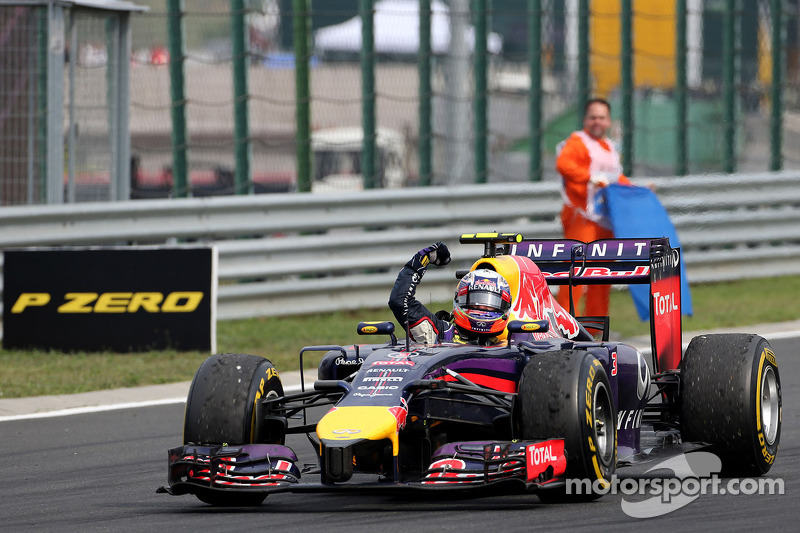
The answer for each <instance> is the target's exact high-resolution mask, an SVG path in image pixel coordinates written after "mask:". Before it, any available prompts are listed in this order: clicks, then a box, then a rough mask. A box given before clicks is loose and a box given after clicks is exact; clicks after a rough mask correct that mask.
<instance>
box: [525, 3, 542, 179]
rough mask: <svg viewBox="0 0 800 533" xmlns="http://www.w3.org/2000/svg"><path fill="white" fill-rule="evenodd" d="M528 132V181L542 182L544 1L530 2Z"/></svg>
mask: <svg viewBox="0 0 800 533" xmlns="http://www.w3.org/2000/svg"><path fill="white" fill-rule="evenodd" d="M528 68H529V70H530V72H531V86H530V90H529V91H528V130H529V132H530V133H529V134H530V139H531V142H530V159H529V161H528V179H529V180H530V181H541V180H542V0H528Z"/></svg>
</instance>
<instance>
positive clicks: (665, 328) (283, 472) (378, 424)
mask: <svg viewBox="0 0 800 533" xmlns="http://www.w3.org/2000/svg"><path fill="white" fill-rule="evenodd" d="M461 243H478V244H482V245H483V248H484V253H483V255H482V257H480V258H479V259H478V260H476V261H475V262H474V264H473V265H472V267H471V268H470V270H475V269H478V268H489V269H492V270H495V271H497V272H498V273H500V274H502V276H503V277H504V278H505V279H506V280H507V281H508V283H509V285H510V288H511V294H512V296H513V300H512V301H513V307H512V309H511V317H512V321H510V322H509V324H508V327H507V331H506V332H505V336H506V339H505V340H504V341H503V342H502V344H500V345H494V346H476V345H470V344H455V343H446V344H434V345H429V344H416V343H413V342H411V341H410V340H409V338H408V337H409V336H408V335H407V336H406V339H405V340H398V339H397V338H396V337H395V335H394V331H395V326H394V324H393V323H392V322H363V323H361V324H359V325H358V331H359V333H361V334H364V335H383V336H385V337H388V338H389V340H388V341H387V342H384V343H379V344H362V345H355V346H311V347H306V348H303V350H302V351H301V353H300V364H301V368H302V359H303V355H304V354H305V353H309V352H314V351H317V352H319V351H323V352H325V355H324V356H323V357H322V360H321V363H320V365H319V370H318V372H319V380H318V381H316V382H315V383H314V384H313V389H312V390H305V386H304V387H303V391H302V392H298V393H293V394H284V392H283V388H282V386H281V381H280V378H279V376H278V372H277V371H276V370H275V368H274V367H273V366H272V364H271V363H270V362H269V361H268V360H267V359H264V358H262V357H257V356H253V355H242V354H222V355H214V356H211V357H209V358H208V359H207V360H206V361H205V362H204V363H203V364H202V365H201V366H200V368H199V370H198V371H197V373H196V375H195V377H194V380H193V382H192V385H191V388H190V390H189V395H188V398H187V401H186V414H185V423H184V444H183V445H182V446H178V447H176V448H173V449H171V450H169V466H168V469H169V472H168V479H169V486H168V487H162V488H161V489H159V491H160V492H168V493H170V494H174V495H179V494H187V493H188V494H195V495H196V496H197V497H198V498H199V499H200V500H202V501H204V502H207V503H209V504H213V505H258V504H260V503H261V502H262V501H263V500H264V498H266V496H267V495H268V494H271V493H276V492H287V491H288V492H301V491H316V492H319V491H333V490H343V489H347V490H362V491H370V492H371V491H392V490H394V491H412V490H418V491H448V490H449V491H453V490H461V491H475V492H476V493H479V492H481V490H480V489H490V490H489V491H488V492H490V493H492V494H497V493H498V491H500V490H502V491H504V492H514V491H519V492H525V491H527V492H536V494H537V495H538V496H539V497H540V498H541V499H542V500H545V501H547V500H548V499H549V500H552V501H555V500H563V499H572V500H574V499H594V498H596V497H599V496H600V495H602V491H597V490H596V488H597V487H598V486H600V487H602V486H605V484H606V483H608V482H609V481H610V480H611V476H612V475H613V474H614V473H615V471H616V469H618V468H623V467H625V466H630V465H634V464H637V463H640V462H642V461H647V460H649V458H651V457H653V456H654V454H655V453H656V451H660V453H662V454H663V453H666V454H669V453H673V454H676V455H677V454H678V453H681V451H683V450H685V448H683V447H684V446H685V445H687V444H694V445H696V446H701V445H702V446H708V447H709V449H710V450H712V451H714V452H715V453H716V454H717V455H718V456H719V457H720V459H721V461H722V465H723V471H725V472H730V473H737V474H744V475H761V474H764V473H766V472H767V471H768V470H769V469H770V467H771V466H772V464H773V462H774V460H775V456H776V454H777V451H778V443H779V441H780V430H781V386H780V379H779V374H778V364H777V361H776V358H775V354H774V353H773V351H772V349H771V347H770V345H769V343H768V342H767V341H766V340H765V339H763V338H762V337H759V336H757V335H745V334H725V335H702V336H699V337H696V338H694V339H693V340H692V341H691V343H690V344H689V346H688V348H687V349H686V351H685V353H683V354H682V350H681V313H680V271H679V264H680V260H681V255H680V250H679V249H673V248H671V247H670V245H669V241H668V240H667V239H614V240H602V241H595V242H592V243H588V244H586V243H581V242H577V241H569V240H529V239H523V238H522V236H521V235H518V234H497V233H491V234H470V235H462V236H461ZM462 274H466V272H463V273H462ZM601 283H602V284H614V283H616V284H640V283H641V284H649V285H650V294H651V299H650V301H651V305H650V329H651V344H652V356H653V357H652V372H651V368H650V365H648V362H647V360H646V359H645V357H644V356H643V355H642V353H641V352H640V351H638V350H637V349H636V348H634V347H633V346H630V345H628V344H625V343H622V342H609V341H608V331H609V329H608V327H609V326H608V325H609V322H608V317H574V316H573V315H572V314H571V313H568V312H567V311H565V310H564V309H563V308H561V306H559V305H558V304H557V303H556V302H555V299H554V298H553V297H552V295H551V293H550V289H549V286H548V285H562V286H564V287H562V289H561V290H570V291H571V290H572V287H573V286H575V285H579V284H601ZM404 327H406V328H407V327H408V326H407V325H404ZM589 330H594V331H595V332H596V333H595V334H594V335H595V336H597V338H598V340H596V339H595V337H594V336H593V335H592V334H590V333H589ZM319 406H328V407H330V409H329V410H328V411H327V413H326V414H324V415H323V416H322V418H321V419H320V420H319V421H318V422H316V423H310V422H309V420H308V417H307V412H308V411H309V410H310V409H312V408H316V407H319ZM303 433H304V434H306V435H307V436H308V439H309V440H310V441H311V444H312V446H313V450H314V452H315V455H316V456H317V463H316V464H313V465H307V466H303V465H302V464H299V462H298V458H297V456H296V454H295V452H294V451H293V450H292V449H290V448H288V447H287V446H285V445H284V443H285V437H286V435H287V434H303ZM662 457H663V455H662ZM568 479H581V480H587V482H589V483H588V485H587V486H590V487H595V490H594V491H589V492H588V493H586V492H585V493H583V494H581V495H574V494H570V493H569V491H568V490H566V487H567V480H568ZM598 483H599V484H600V485H598Z"/></svg>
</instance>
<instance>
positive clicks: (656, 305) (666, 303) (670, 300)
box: [653, 292, 680, 315]
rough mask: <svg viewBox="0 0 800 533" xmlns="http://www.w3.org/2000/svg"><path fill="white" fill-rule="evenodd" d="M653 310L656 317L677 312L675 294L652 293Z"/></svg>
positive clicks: (678, 308)
mask: <svg viewBox="0 0 800 533" xmlns="http://www.w3.org/2000/svg"><path fill="white" fill-rule="evenodd" d="M653 310H654V311H655V313H656V314H657V315H665V314H667V313H671V312H672V311H679V310H680V307H678V302H677V299H676V298H675V293H674V292H671V293H669V294H661V293H660V292H654V293H653Z"/></svg>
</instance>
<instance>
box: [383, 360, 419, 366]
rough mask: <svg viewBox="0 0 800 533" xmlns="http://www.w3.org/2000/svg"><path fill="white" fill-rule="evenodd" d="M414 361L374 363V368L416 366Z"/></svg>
mask: <svg viewBox="0 0 800 533" xmlns="http://www.w3.org/2000/svg"><path fill="white" fill-rule="evenodd" d="M414 365H415V363H414V361H397V360H392V361H373V362H372V366H414Z"/></svg>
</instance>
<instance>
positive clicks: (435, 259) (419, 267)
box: [406, 241, 450, 273]
mask: <svg viewBox="0 0 800 533" xmlns="http://www.w3.org/2000/svg"><path fill="white" fill-rule="evenodd" d="M449 262H450V250H448V249H447V246H445V244H444V243H443V242H441V241H439V242H437V243H435V244H431V245H430V246H426V247H425V248H423V249H422V250H420V251H419V252H417V253H416V254H414V257H412V258H411V261H409V262H408V263H406V265H407V266H409V267H411V268H412V269H413V270H414V271H415V272H417V273H422V272H424V271H425V269H426V268H427V267H428V265H429V264H432V265H436V266H444V265H446V264H447V263H449Z"/></svg>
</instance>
